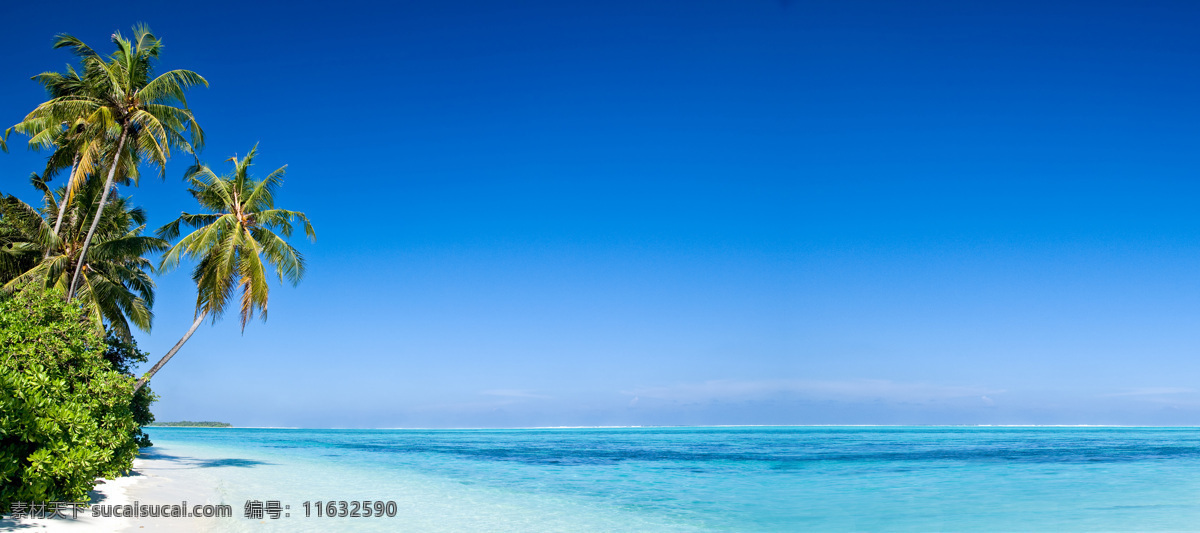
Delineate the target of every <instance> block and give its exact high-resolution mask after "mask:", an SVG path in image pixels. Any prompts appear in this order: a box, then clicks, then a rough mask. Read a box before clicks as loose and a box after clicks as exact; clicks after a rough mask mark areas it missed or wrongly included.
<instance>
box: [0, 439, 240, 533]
mask: <svg viewBox="0 0 1200 533" xmlns="http://www.w3.org/2000/svg"><path fill="white" fill-rule="evenodd" d="M153 450H154V449H153V448H150V449H149V450H148V451H147V452H144V453H143V454H142V456H140V457H139V458H137V459H135V460H134V462H133V468H134V469H133V472H132V473H131V474H130V475H128V476H123V477H119V478H117V479H110V480H103V482H102V483H100V484H98V485H96V488H95V489H94V490H92V491H91V492H90V493H89V495H90V496H91V503H92V505H93V508H92V509H95V508H96V507H99V506H116V505H140V504H155V505H163V504H182V502H185V501H186V502H194V503H195V504H208V503H212V502H216V501H218V500H217V496H216V493H215V491H214V490H213V487H212V486H211V485H207V484H206V483H203V482H199V480H198V479H197V477H198V475H197V474H196V473H195V470H194V469H195V468H196V467H197V466H198V465H197V464H194V463H196V462H197V461H198V460H195V459H190V458H181V457H173V456H167V455H162V454H156V453H155V452H154V451H153ZM187 505H188V506H189V507H190V506H192V505H193V504H192V503H189V504H187ZM92 509H86V508H85V509H81V510H80V511H79V514H78V518H76V519H70V518H65V519H28V518H27V519H20V520H11V519H3V520H0V530H3V531H21V532H25V531H28V532H41V531H45V532H50V533H63V532H67V533H71V532H101V533H116V532H130V531H179V532H194V531H212V530H220V529H221V528H220V527H211V525H210V524H206V523H205V522H206V520H212V519H205V518H170V517H165V518H164V517H157V518H155V517H137V518H125V517H113V516H92ZM234 511H235V514H234V516H240V513H241V509H234ZM225 520H229V519H225Z"/></svg>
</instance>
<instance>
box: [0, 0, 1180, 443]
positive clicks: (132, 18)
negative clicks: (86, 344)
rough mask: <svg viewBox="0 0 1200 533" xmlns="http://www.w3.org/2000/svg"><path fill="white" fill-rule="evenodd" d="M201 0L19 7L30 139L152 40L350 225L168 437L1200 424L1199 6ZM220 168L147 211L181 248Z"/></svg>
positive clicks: (6, 106)
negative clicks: (66, 71) (89, 77)
mask: <svg viewBox="0 0 1200 533" xmlns="http://www.w3.org/2000/svg"><path fill="white" fill-rule="evenodd" d="M171 4H172V3H163V2H158V3H148V2H122V3H120V4H115V5H111V6H106V8H105V9H103V10H100V9H96V8H95V4H94V3H92V4H78V5H72V4H71V3H64V4H62V5H61V7H55V9H54V10H52V11H48V10H46V9H44V8H38V7H35V6H33V5H32V4H27V5H16V6H14V5H4V6H2V7H0V21H2V22H0V29H3V31H2V32H0V40H2V41H3V45H4V49H5V50H7V51H8V52H7V53H6V54H3V55H0V73H2V74H3V76H4V80H5V81H3V83H0V121H7V123H15V122H16V121H18V120H19V119H20V118H21V117H22V116H23V114H24V113H26V112H27V111H28V110H30V109H32V108H33V107H34V106H35V105H36V104H37V103H38V102H40V101H41V100H42V99H44V95H43V93H42V92H41V90H40V88H39V86H38V85H37V84H36V83H34V82H32V81H28V77H29V76H32V75H34V74H36V73H38V72H42V71H46V70H61V69H62V68H63V66H64V65H65V64H66V63H67V62H68V61H70V60H71V57H70V56H69V54H67V53H66V52H64V51H56V50H52V49H51V48H50V43H51V40H52V38H53V36H54V35H55V34H56V33H59V32H69V33H72V34H74V35H76V36H78V37H80V38H82V39H84V40H85V41H86V42H88V43H91V44H92V45H93V46H95V47H96V48H98V49H100V50H108V49H109V46H108V44H107V40H108V36H109V34H111V33H112V32H113V31H114V30H122V31H128V28H129V27H130V26H132V25H133V24H134V23H136V22H145V23H147V24H149V25H150V26H151V27H152V28H153V29H154V30H155V32H156V33H157V34H159V35H160V36H161V38H162V39H163V40H164V42H165V44H166V50H165V54H164V57H163V60H162V62H161V68H163V69H170V68H189V69H192V70H195V71H197V72H199V73H200V74H202V75H203V76H205V77H206V78H207V79H208V80H209V82H210V84H211V86H210V87H209V88H208V89H198V90H195V91H192V93H191V94H190V95H189V99H190V103H191V105H192V108H193V110H194V111H195V113H196V115H197V117H198V119H199V120H200V122H201V124H202V125H203V126H204V128H205V130H206V132H207V134H208V138H209V143H208V146H207V147H206V149H205V151H204V152H203V153H202V159H203V160H204V161H206V162H208V163H210V164H212V165H213V166H214V167H216V168H223V167H222V165H224V163H222V161H223V160H224V159H226V158H228V157H229V156H232V155H234V154H235V153H236V154H244V153H245V152H246V151H247V150H248V149H249V148H250V147H251V146H252V145H254V144H255V143H261V144H260V157H259V159H258V160H257V162H258V165H257V167H256V168H257V169H258V175H260V176H262V175H265V174H266V173H268V172H270V171H271V170H273V169H274V168H276V167H278V166H280V165H283V164H288V165H289V167H288V180H287V182H286V185H285V187H284V188H283V189H282V191H281V193H280V196H279V202H280V205H282V206H284V207H288V208H291V209H297V210H301V211H305V212H306V213H308V214H309V216H310V217H311V218H312V220H313V221H314V224H315V225H316V227H317V231H318V241H317V242H316V243H315V244H308V243H305V242H303V241H298V243H299V244H298V245H299V246H300V248H301V249H302V250H303V251H304V253H305V254H306V257H307V258H308V260H309V265H310V270H309V273H308V276H307V278H306V279H305V280H304V282H303V283H302V284H301V285H300V287H299V288H296V289H292V288H290V287H276V288H275V289H273V291H272V293H271V301H270V318H269V321H268V322H266V323H258V322H256V323H252V324H251V325H250V326H249V327H248V328H247V329H246V331H245V333H244V334H243V333H241V332H240V331H239V328H238V326H237V323H236V320H230V319H227V320H225V321H223V322H220V323H218V324H217V325H216V326H212V327H209V326H205V327H203V328H202V329H201V330H200V331H199V332H198V333H197V334H196V335H195V336H194V337H193V339H192V340H191V341H190V342H189V343H188V345H187V346H186V347H185V348H184V350H183V351H182V352H180V354H179V355H178V356H177V357H176V358H175V359H174V360H172V361H171V363H170V364H169V365H168V366H167V367H165V369H164V370H163V371H162V372H161V373H160V374H159V375H158V376H157V377H156V378H155V380H154V382H153V386H154V389H155V390H156V391H157V392H158V393H159V394H160V395H162V400H161V401H160V402H159V403H158V404H157V405H156V409H155V411H156V413H157V414H158V417H159V419H160V420H176V419H216V420H225V421H229V422H232V423H234V424H236V425H270V426H279V425H285V426H310V427H463V426H470V427H479V426H533V425H537V426H540V425H594V424H773V423H777V424H805V423H817V424H826V423H854V424H863V423H889V424H890V423H922V424H937V423H1065V424H1074V423H1077V424H1089V423H1090V424H1099V423H1117V424H1200V384H1198V383H1197V381H1198V379H1200V357H1197V355H1200V328H1198V326H1200V211H1198V209H1197V205H1198V203H1197V200H1200V182H1198V181H1197V180H1196V175H1197V171H1198V170H1200V169H1198V168H1197V167H1198V163H1200V161H1198V160H1197V157H1196V156H1197V148H1196V147H1197V142H1198V141H1200V101H1198V100H1197V98H1196V95H1197V94H1200V71H1197V70H1196V68H1195V65H1196V63H1197V59H1198V58H1200V41H1198V40H1197V39H1196V36H1195V32H1194V28H1195V27H1196V25H1197V23H1198V22H1200V6H1196V5H1195V4H1193V3H1188V2H1156V3H1146V2H1132V1H1126V2H1094V1H1093V2H992V3H984V2H949V1H914V2H903V3H897V2H866V1H855V0H837V1H833V0H822V1H804V0H792V1H789V2H780V1H772V0H742V1H695V0H688V1H656V2H632V1H630V2H626V1H607V2H590V3H584V2H549V1H544V2H543V1H529V2H457V3H446V2H403V3H394V4H392V5H388V6H376V5H373V4H357V3H355V2H339V3H337V5H336V8H334V7H333V6H331V5H330V4H328V3H309V4H305V3H288V4H283V3H280V4H275V5H269V4H261V5H250V6H247V5H242V4H240V3H222V2H204V3H199V4H190V5H178V6H177V5H171ZM56 6H57V5H56ZM5 117H7V118H5ZM19 142H20V141H16V144H17V145H16V146H13V147H12V149H11V150H10V153H9V154H4V155H0V191H4V192H5V193H15V194H18V195H20V196H21V197H23V198H25V199H27V200H29V201H34V200H36V195H34V194H32V189H31V188H30V187H29V186H28V185H27V183H26V178H27V176H28V175H29V173H30V172H32V171H36V170H38V169H39V168H40V167H41V162H40V161H41V157H42V156H41V155H39V154H36V153H30V152H27V151H25V150H24V149H23V148H21V147H20V146H19ZM188 163H189V161H188V160H187V159H186V158H185V157H178V158H176V159H175V160H174V161H173V163H172V164H171V165H170V166H169V167H168V173H167V177H166V179H165V180H159V179H157V178H153V177H147V178H145V179H143V181H142V184H141V186H140V187H138V188H129V189H124V190H123V191H122V193H123V194H129V195H132V196H133V197H134V198H135V200H136V201H137V202H138V203H139V204H141V205H143V206H145V208H146V209H147V210H148V211H149V213H150V216H151V225H152V226H153V227H157V226H158V225H160V224H163V223H166V222H167V221H169V220H171V219H172V218H173V217H174V216H177V214H178V213H179V212H180V211H183V210H194V205H193V204H192V203H191V201H190V197H189V196H188V195H187V194H186V191H185V187H184V185H183V184H182V182H181V179H180V178H181V176H182V172H183V169H184V167H185V166H186V165H187V164H188ZM158 283H159V296H158V302H157V304H156V307H155V313H156V316H157V318H156V321H155V323H154V330H153V332H152V334H150V335H140V336H139V339H140V342H141V346H142V347H143V348H144V349H146V350H148V351H149V352H151V354H152V358H153V359H157V357H158V356H159V355H161V354H162V353H164V352H165V350H166V349H167V348H169V347H170V346H171V345H172V344H174V342H175V341H176V340H177V339H178V337H179V336H180V335H181V334H182V333H183V332H184V331H185V330H186V329H187V326H188V325H189V324H190V321H191V316H192V314H191V306H192V303H193V301H194V289H193V288H192V287H191V286H190V283H191V282H190V278H189V276H188V273H187V270H186V269H181V270H179V271H176V272H174V273H171V274H168V275H165V276H161V277H160V278H158ZM231 318H232V317H231Z"/></svg>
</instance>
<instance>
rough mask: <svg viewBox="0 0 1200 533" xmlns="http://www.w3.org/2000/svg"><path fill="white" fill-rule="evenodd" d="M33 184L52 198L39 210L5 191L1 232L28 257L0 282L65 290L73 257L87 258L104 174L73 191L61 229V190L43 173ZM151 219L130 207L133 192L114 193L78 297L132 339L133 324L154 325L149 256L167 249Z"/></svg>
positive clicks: (100, 321) (98, 319)
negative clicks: (149, 228) (148, 230)
mask: <svg viewBox="0 0 1200 533" xmlns="http://www.w3.org/2000/svg"><path fill="white" fill-rule="evenodd" d="M33 184H34V186H35V187H37V188H38V189H40V190H41V191H42V192H43V195H44V196H45V198H46V204H45V207H44V208H42V209H41V210H40V211H39V210H38V209H35V208H33V207H32V206H30V205H28V204H26V203H25V202H22V201H21V200H19V199H17V198H15V197H13V196H8V197H4V198H0V221H3V224H0V226H2V227H4V228H5V229H6V230H7V231H4V232H0V233H3V234H4V237H6V238H7V239H8V240H9V241H10V242H11V244H12V249H11V251H12V252H13V253H12V254H10V255H12V256H13V259H16V260H23V263H24V264H23V265H22V271H21V273H20V274H18V275H16V276H7V277H6V278H7V279H5V280H4V284H3V286H0V291H2V292H12V291H14V290H17V289H18V288H20V287H23V286H26V285H27V284H30V283H33V284H35V285H40V286H44V287H46V288H57V289H58V290H63V289H65V288H66V287H67V284H68V283H69V280H70V275H71V272H72V271H73V270H74V267H75V264H76V263H78V262H79V261H80V260H81V253H80V252H81V251H82V244H83V240H84V236H85V232H86V231H87V228H88V227H89V226H90V225H91V220H90V218H88V215H90V214H92V213H93V212H94V211H95V208H96V203H97V202H98V199H99V197H100V196H101V193H100V182H99V180H89V181H88V182H87V183H85V185H84V187H83V188H82V189H81V190H80V191H79V193H78V194H76V195H75V198H74V201H73V202H72V206H71V208H70V209H69V211H70V215H69V216H68V217H67V221H68V222H67V224H66V225H65V226H64V227H63V228H62V231H61V232H58V233H57V234H56V233H55V232H53V231H52V229H51V223H50V220H52V219H53V217H54V216H55V214H56V213H57V212H59V211H60V210H59V208H58V206H57V205H56V204H55V198H56V197H55V195H54V194H53V193H52V192H51V190H50V189H49V187H47V186H46V184H45V181H43V180H42V179H40V178H37V177H35V179H34V180H33ZM65 188H66V187H62V188H60V189H59V193H60V196H59V197H60V198H61V197H65V195H66V191H65V190H64V189H65ZM145 225H146V213H145V212H144V211H143V210H142V209H141V208H139V207H131V206H130V203H129V200H128V199H127V198H120V197H118V198H114V199H112V200H110V205H109V208H108V209H105V210H104V220H103V221H101V223H100V224H99V225H97V226H96V227H97V230H96V232H95V238H94V243H93V245H92V250H91V253H90V254H89V255H88V257H87V259H86V264H85V265H83V268H82V271H83V273H84V274H83V276H81V280H82V281H81V282H80V289H79V293H78V295H77V297H76V301H78V302H80V304H81V306H82V308H83V309H84V310H85V311H86V312H87V313H88V315H90V316H91V317H92V319H93V321H94V322H95V323H96V324H97V326H98V327H102V326H103V325H104V324H107V325H108V326H109V327H110V328H111V330H112V331H113V332H114V333H115V334H117V335H118V336H120V337H121V338H123V339H130V338H132V335H131V331H130V326H131V325H132V326H135V327H137V328H138V329H141V330H142V331H150V326H151V322H152V320H153V314H152V313H151V311H150V308H151V307H152V306H153V305H154V281H153V280H152V279H151V278H150V272H152V271H153V265H152V264H151V263H150V261H149V260H148V259H146V257H145V256H147V255H149V254H152V253H155V252H160V251H162V250H165V249H166V248H167V242H166V241H164V240H162V239H158V238H155V237H151V236H146V235H142V231H143V230H144V229H145ZM17 252H20V253H21V254H23V257H22V256H18V255H17V254H16V253H17Z"/></svg>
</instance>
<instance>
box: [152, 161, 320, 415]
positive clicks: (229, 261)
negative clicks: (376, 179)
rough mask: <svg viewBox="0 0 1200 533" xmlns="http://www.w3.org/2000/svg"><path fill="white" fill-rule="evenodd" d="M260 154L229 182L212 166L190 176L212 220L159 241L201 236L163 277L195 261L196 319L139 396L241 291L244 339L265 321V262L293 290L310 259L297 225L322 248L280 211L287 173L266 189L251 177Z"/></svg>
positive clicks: (272, 178)
mask: <svg viewBox="0 0 1200 533" xmlns="http://www.w3.org/2000/svg"><path fill="white" fill-rule="evenodd" d="M257 153H258V145H255V146H254V148H252V149H251V150H250V153H248V154H246V157H244V158H242V159H238V158H237V156H234V157H232V158H230V159H228V161H232V162H233V174H231V175H228V176H217V175H216V173H214V172H213V171H212V169H210V168H209V167H208V166H205V165H199V164H198V165H195V166H193V167H192V168H191V169H189V170H188V173H187V175H186V176H185V179H186V180H187V181H188V184H189V185H190V187H189V190H188V192H190V193H191V194H192V196H193V197H194V198H196V201H197V202H199V203H200V206H201V207H202V208H204V209H206V210H208V211H209V212H208V213H199V214H189V213H183V214H182V215H180V217H179V218H177V219H175V221H173V222H171V223H170V224H167V225H166V226H163V227H162V228H159V230H158V232H157V233H158V236H159V237H162V238H164V239H174V238H176V237H178V236H179V233H180V226H181V225H187V226H189V227H192V228H195V229H194V230H193V231H192V232H191V233H189V234H188V235H186V236H185V237H183V238H182V239H180V240H179V242H178V243H176V244H175V245H174V246H172V247H171V249H170V250H167V252H166V253H165V254H163V258H162V262H161V263H160V265H159V269H160V270H161V271H167V270H170V269H172V268H175V267H176V266H178V265H179V261H180V259H181V258H182V257H189V258H191V259H194V260H196V261H197V263H196V267H195V269H193V270H192V281H195V282H196V318H195V320H194V321H193V322H192V327H191V328H190V329H188V331H187V333H186V334H184V336H183V338H181V339H179V342H177V343H176V344H175V346H174V347H172V348H171V350H170V351H168V352H167V354H166V355H164V356H163V358H162V359H160V360H159V361H158V363H155V365H154V366H153V367H152V368H150V371H149V372H146V374H145V375H144V376H142V377H141V379H139V380H138V382H137V386H136V387H135V388H134V390H135V391H136V390H138V389H140V388H141V387H142V386H143V385H144V384H145V383H146V382H147V381H150V378H152V377H154V374H155V373H157V372H158V371H159V369H161V368H162V367H163V365H165V364H167V361H170V360H171V358H172V357H174V356H175V353H176V352H178V351H179V349H180V348H182V347H183V345H184V343H186V342H187V341H188V339H190V338H191V337H192V334H193V333H195V332H196V328H198V327H200V323H201V322H203V321H204V319H205V317H209V316H211V317H212V320H213V322H216V321H217V319H219V318H220V317H221V315H222V314H223V313H224V312H225V307H226V306H227V305H228V303H229V301H230V299H231V298H232V297H233V296H234V293H236V292H237V291H239V290H240V291H241V293H242V294H241V303H240V307H241V309H240V315H241V322H242V330H243V331H244V330H245V329H246V324H247V323H248V322H249V321H250V319H251V318H253V316H254V314H255V312H257V313H258V315H259V317H260V318H261V319H262V320H264V321H265V320H266V319H267V295H268V287H267V274H266V272H267V267H266V265H264V264H263V261H264V259H265V260H266V263H268V264H270V265H271V266H273V267H275V273H276V275H277V276H278V277H279V281H280V282H281V283H282V282H283V281H284V279H286V280H288V281H289V282H291V284H292V286H295V285H297V284H299V283H300V280H301V279H302V278H303V277H304V257H303V256H301V255H300V252H299V251H297V250H296V249H295V248H294V247H292V245H291V244H288V242H287V241H286V240H285V239H286V238H288V237H291V236H292V231H293V229H294V227H293V223H298V224H303V226H304V233H305V235H307V236H308V238H309V240H316V237H317V235H316V232H314V231H313V227H312V224H311V223H310V222H309V221H308V217H306V216H304V213H301V212H298V211H288V210H286V209H277V208H276V207H275V198H274V195H275V191H276V190H277V189H278V188H279V187H280V186H281V185H282V184H283V174H284V170H285V169H286V168H287V166H286V165H285V166H282V167H280V168H278V169H276V170H275V171H274V172H272V173H271V174H269V175H268V176H267V177H266V178H263V179H262V181H257V180H254V179H253V178H251V177H250V176H249V169H250V165H251V163H252V162H253V160H254V156H255V155H256V154H257Z"/></svg>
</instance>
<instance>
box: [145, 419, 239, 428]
mask: <svg viewBox="0 0 1200 533" xmlns="http://www.w3.org/2000/svg"><path fill="white" fill-rule="evenodd" d="M146 426H147V427H168V428H231V427H233V424H230V423H229V422H192V421H190V420H182V421H179V422H155V423H153V424H146Z"/></svg>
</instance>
